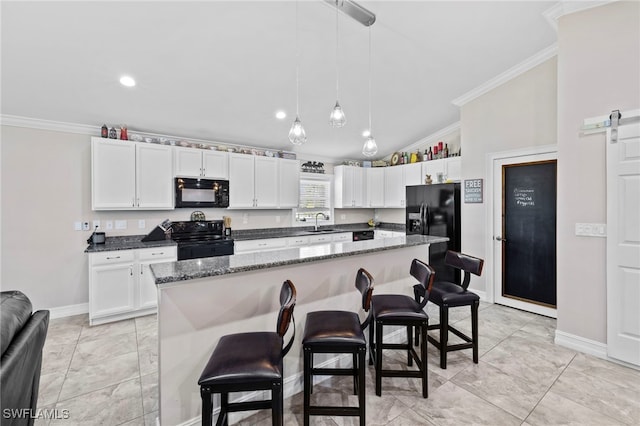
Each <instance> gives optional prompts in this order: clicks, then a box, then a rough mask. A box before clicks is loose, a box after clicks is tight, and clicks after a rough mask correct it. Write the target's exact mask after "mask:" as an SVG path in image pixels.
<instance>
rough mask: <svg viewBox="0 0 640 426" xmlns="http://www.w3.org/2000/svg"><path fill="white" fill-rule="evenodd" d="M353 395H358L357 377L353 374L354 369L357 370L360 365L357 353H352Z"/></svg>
mask: <svg viewBox="0 0 640 426" xmlns="http://www.w3.org/2000/svg"><path fill="white" fill-rule="evenodd" d="M352 362H353V373H354V374H353V394H354V395H357V394H358V376H357V375H356V374H355V372H356V371H357V370H356V368H359V367H360V365H359V364H358V354H357V353H355V352H354V353H353V361H352Z"/></svg>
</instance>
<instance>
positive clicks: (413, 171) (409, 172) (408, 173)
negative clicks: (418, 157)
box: [400, 163, 424, 186]
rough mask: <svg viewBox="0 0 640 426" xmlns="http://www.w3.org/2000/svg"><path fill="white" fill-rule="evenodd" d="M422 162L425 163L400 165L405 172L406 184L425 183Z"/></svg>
mask: <svg viewBox="0 0 640 426" xmlns="http://www.w3.org/2000/svg"><path fill="white" fill-rule="evenodd" d="M422 164H423V163H411V164H405V165H403V166H400V167H401V168H402V171H403V173H404V186H410V185H424V175H423V174H422Z"/></svg>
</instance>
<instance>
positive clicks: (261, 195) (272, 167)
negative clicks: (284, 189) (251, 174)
mask: <svg viewBox="0 0 640 426" xmlns="http://www.w3.org/2000/svg"><path fill="white" fill-rule="evenodd" d="M255 200H256V201H255V206H256V207H262V208H274V207H278V159H277V158H271V157H255Z"/></svg>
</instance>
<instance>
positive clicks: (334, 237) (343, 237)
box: [331, 232, 353, 242]
mask: <svg viewBox="0 0 640 426" xmlns="http://www.w3.org/2000/svg"><path fill="white" fill-rule="evenodd" d="M331 241H333V242H344V241H353V232H341V233H339V234H331Z"/></svg>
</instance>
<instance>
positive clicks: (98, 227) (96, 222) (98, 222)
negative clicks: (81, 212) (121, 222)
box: [93, 220, 100, 229]
mask: <svg viewBox="0 0 640 426" xmlns="http://www.w3.org/2000/svg"><path fill="white" fill-rule="evenodd" d="M93 229H100V221H99V220H94V221H93Z"/></svg>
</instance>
